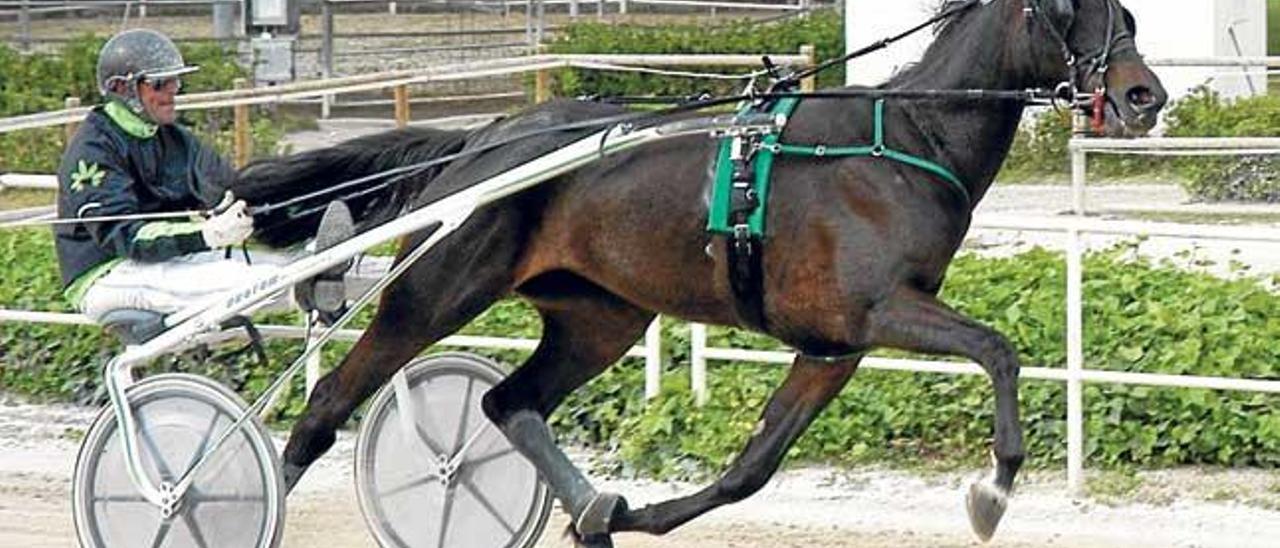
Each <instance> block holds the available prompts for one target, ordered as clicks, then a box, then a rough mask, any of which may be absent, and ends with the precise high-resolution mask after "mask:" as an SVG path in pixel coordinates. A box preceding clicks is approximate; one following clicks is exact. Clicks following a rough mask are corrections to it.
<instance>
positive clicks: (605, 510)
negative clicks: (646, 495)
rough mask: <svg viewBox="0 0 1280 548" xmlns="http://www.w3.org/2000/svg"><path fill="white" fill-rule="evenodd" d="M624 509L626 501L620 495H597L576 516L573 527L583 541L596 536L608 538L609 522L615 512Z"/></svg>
mask: <svg viewBox="0 0 1280 548" xmlns="http://www.w3.org/2000/svg"><path fill="white" fill-rule="evenodd" d="M626 509H627V501H626V500H624V499H623V498H622V495H619V494H616V493H597V494H596V496H595V497H593V498H592V499H591V501H590V502H588V503H587V506H586V508H583V509H582V513H580V514H578V518H577V519H576V520H575V521H574V524H573V525H574V528H575V529H577V531H578V534H579V535H582V538H584V539H589V538H591V537H593V536H597V535H605V536H608V534H609V522H610V521H612V520H613V516H614V515H615V512H617V511H619V510H621V511H626Z"/></svg>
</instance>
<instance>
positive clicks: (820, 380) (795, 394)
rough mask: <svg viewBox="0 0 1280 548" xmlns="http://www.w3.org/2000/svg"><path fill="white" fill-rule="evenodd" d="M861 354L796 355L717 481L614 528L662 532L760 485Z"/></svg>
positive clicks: (627, 515) (625, 515)
mask: <svg viewBox="0 0 1280 548" xmlns="http://www.w3.org/2000/svg"><path fill="white" fill-rule="evenodd" d="M861 359H862V358H861V356H851V357H848V358H844V359H840V360H834V361H826V360H820V359H815V358H809V357H805V356H800V357H797V358H796V360H795V362H794V363H793V364H792V365H791V371H790V372H789V373H788V374H787V378H786V380H785V381H784V382H783V384H782V386H780V387H779V388H778V389H777V390H775V391H774V393H773V395H772V396H771V397H770V398H769V403H768V404H767V405H766V406H765V409H764V413H763V414H762V416H761V418H760V422H759V423H757V425H756V431H755V432H754V433H753V434H752V436H751V439H750V440H749V441H748V442H747V446H746V448H744V449H743V451H742V453H741V454H739V455H738V458H737V459H736V460H734V462H733V464H732V465H730V467H729V470H728V471H727V472H725V474H724V475H723V476H722V477H721V478H720V479H719V480H717V481H716V482H715V483H713V484H711V485H710V486H707V487H706V488H704V489H702V490H701V491H698V492H697V493H694V494H692V495H689V496H687V497H683V498H678V499H673V500H669V501H665V502H661V503H658V504H654V505H651V506H646V507H644V508H640V509H638V510H631V511H624V512H621V515H619V516H617V517H616V518H615V519H614V521H613V523H612V524H611V527H610V529H611V531H643V532H647V533H652V534H655V535H660V534H663V533H666V532H667V531H670V530H672V529H674V528H676V527H677V526H679V525H681V524H683V523H685V522H687V521H689V520H691V519H693V518H696V517H698V516H699V515H702V514H704V513H706V512H707V511H710V510H712V509H714V508H716V507H718V506H722V505H725V504H729V503H732V502H737V501H739V500H742V499H744V498H747V497H748V496H750V495H751V494H752V493H755V492H756V491H758V490H760V488H761V487H764V485H765V483H767V482H768V481H769V478H770V477H772V476H773V473H774V472H775V471H777V469H778V465H779V464H781V463H782V458H783V456H785V455H786V453H787V449H789V448H790V447H791V445H792V444H793V443H795V441H796V438H798V437H800V434H802V433H803V432H804V431H805V429H806V428H808V427H809V424H810V423H811V422H813V419H814V417H816V416H817V415H818V413H819V412H820V411H822V409H823V408H824V407H826V406H827V404H828V403H829V402H830V401H831V399H832V398H833V397H835V395H836V394H837V393H839V392H840V389H841V388H843V387H844V385H845V384H846V383H847V382H848V381H849V378H850V377H851V376H852V375H853V373H854V371H855V370H857V368H858V362H859V361H860V360H861Z"/></svg>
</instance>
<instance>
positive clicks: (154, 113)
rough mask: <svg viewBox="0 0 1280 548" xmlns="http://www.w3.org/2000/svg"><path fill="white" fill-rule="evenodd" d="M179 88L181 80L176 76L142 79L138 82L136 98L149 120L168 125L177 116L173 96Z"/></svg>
mask: <svg viewBox="0 0 1280 548" xmlns="http://www.w3.org/2000/svg"><path fill="white" fill-rule="evenodd" d="M180 89H182V81H181V80H178V79H177V78H163V79H155V80H143V81H141V82H139V83H138V99H139V100H141V101H142V109H143V110H144V111H146V113H147V116H148V117H150V118H151V121H153V122H155V123H157V124H160V125H168V124H172V123H173V122H174V120H176V119H177V118H178V113H177V110H176V109H175V108H174V98H175V97H177V95H178V90H180Z"/></svg>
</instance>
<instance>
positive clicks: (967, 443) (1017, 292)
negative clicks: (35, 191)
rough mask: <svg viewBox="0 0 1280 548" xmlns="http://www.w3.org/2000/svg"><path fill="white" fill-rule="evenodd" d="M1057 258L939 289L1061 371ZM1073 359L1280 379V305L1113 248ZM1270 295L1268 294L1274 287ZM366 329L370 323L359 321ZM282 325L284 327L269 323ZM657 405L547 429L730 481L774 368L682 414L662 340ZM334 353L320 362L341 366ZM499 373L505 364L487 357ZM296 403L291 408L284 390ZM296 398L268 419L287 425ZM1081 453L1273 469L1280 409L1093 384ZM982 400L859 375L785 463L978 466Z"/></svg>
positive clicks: (83, 356)
mask: <svg viewBox="0 0 1280 548" xmlns="http://www.w3.org/2000/svg"><path fill="white" fill-rule="evenodd" d="M0 261H3V263H4V264H6V265H8V267H7V268H5V269H3V270H0V303H5V306H6V307H11V308H22V309H35V310H65V309H66V306H65V305H64V304H63V303H61V302H60V300H59V299H58V297H57V293H58V290H57V277H56V274H55V267H54V265H55V259H54V257H53V253H52V248H51V243H50V237H49V235H48V233H47V232H45V231H36V230H27V231H18V232H13V231H10V232H3V233H0ZM1064 268H1065V267H1064V266H1063V261H1062V257H1061V256H1060V255H1058V254H1056V253H1051V252H1047V251H1039V250H1037V251H1032V252H1028V253H1024V254H1021V255H1018V256H1016V257H1011V258H1003V259H988V258H977V257H973V256H967V255H966V256H962V257H960V258H958V259H957V261H956V262H955V264H954V265H953V268H952V269H951V271H950V275H949V277H948V280H947V284H946V288H945V289H944V293H945V295H944V296H945V298H946V300H947V301H948V302H950V303H952V304H954V305H955V306H956V307H957V308H958V309H960V310H961V311H963V312H965V313H967V314H970V315H972V316H974V317H976V318H979V319H980V320H982V321H984V322H987V323H988V324H990V325H992V326H994V327H996V328H997V329H999V330H1000V331H1001V332H1003V333H1005V334H1006V335H1007V336H1008V337H1009V338H1010V340H1011V341H1012V342H1013V344H1014V346H1015V347H1016V348H1017V349H1018V351H1019V353H1020V354H1021V355H1022V357H1023V360H1024V362H1025V363H1026V364H1027V365H1028V366H1032V365H1035V366H1046V367H1063V365H1064V363H1065V343H1064V341H1063V334H1064V323H1063V322H1064V318H1065V311H1064V309H1063V306H1064V305H1063V302H1064V286H1065V280H1064ZM1085 269H1086V270H1085V272H1086V279H1085V288H1084V289H1085V304H1086V309H1085V311H1084V313H1085V325H1086V326H1087V328H1086V332H1085V348H1086V349H1087V352H1088V354H1087V356H1086V361H1087V363H1088V364H1089V367H1091V368H1099V369H1107V370H1115V371H1142V372H1160V373H1183V374H1195V375H1216V376H1234V377H1250V378H1261V379H1277V378H1280V345H1277V344H1275V341H1276V340H1280V298H1278V297H1277V296H1275V295H1273V294H1271V293H1269V292H1267V291H1266V290H1264V289H1262V288H1261V286H1260V284H1259V283H1257V281H1253V280H1240V281H1224V280H1221V279H1218V278H1214V277H1212V276H1208V275H1204V274H1196V273H1189V272H1187V271H1185V270H1184V269H1182V268H1180V267H1179V266H1176V265H1173V264H1168V263H1162V264H1151V263H1149V262H1146V261H1142V260H1136V259H1133V258H1132V257H1131V256H1130V252H1129V251H1128V250H1127V249H1124V248H1117V249H1114V250H1111V251H1108V252H1104V253H1093V254H1090V255H1089V256H1088V257H1087V258H1086V261H1085ZM1276 282H1280V280H1272V283H1276ZM366 317H367V316H366ZM282 320H284V321H287V320H288V318H280V319H276V321H282ZM466 332H468V333H489V334H493V333H503V334H511V335H519V336H536V333H537V332H538V322H537V318H536V316H535V315H534V314H532V313H531V312H530V311H529V309H528V308H527V307H525V306H524V305H522V304H520V303H518V302H515V301H508V302H504V303H502V304H501V305H500V306H498V307H495V308H494V309H493V310H491V311H490V312H489V313H487V314H485V315H484V316H483V317H482V318H480V319H479V320H477V321H476V322H474V323H473V324H472V325H470V326H468V328H467V329H466ZM663 335H664V352H666V354H665V356H664V362H665V363H666V364H667V371H666V373H665V375H664V377H663V384H664V392H663V396H662V397H660V398H659V399H658V400H657V401H656V402H652V403H651V404H649V405H645V404H644V402H643V401H642V398H641V394H642V386H643V371H642V368H641V367H640V365H639V362H638V361H628V362H626V363H624V364H622V365H620V366H617V367H614V368H612V369H611V370H609V371H608V372H606V373H605V374H604V375H602V376H601V377H600V378H599V379H597V380H595V381H593V382H592V383H590V384H589V385H588V386H587V387H586V388H584V389H583V390H580V391H579V392H578V393H576V394H574V395H573V396H571V397H570V399H569V401H568V403H567V404H566V405H565V407H564V408H563V409H562V411H560V412H559V413H558V414H557V415H556V417H555V427H556V429H557V431H558V432H559V433H560V434H561V436H562V437H563V438H565V440H566V441H567V442H571V443H582V444H589V445H594V446H597V447H602V448H605V449H613V450H615V451H616V454H617V455H618V456H619V457H620V458H619V459H618V460H617V461H616V462H615V464H616V465H617V466H618V467H619V470H621V471H623V472H644V473H647V474H657V475H667V476H673V475H674V476H688V475H696V474H699V473H702V472H706V471H709V470H716V469H719V468H720V467H722V466H724V465H725V464H726V463H727V462H728V461H729V459H730V458H732V456H733V455H734V454H736V452H737V450H738V449H739V448H740V447H741V444H742V443H743V441H744V440H745V438H746V436H747V435H748V433H749V432H750V431H751V428H752V427H753V426H754V424H755V421H756V418H757V416H758V413H759V410H760V408H761V406H762V405H763V401H764V400H765V398H766V397H767V396H768V394H769V392H770V391H771V390H772V389H773V387H774V386H776V385H777V384H778V383H779V382H780V379H781V377H782V375H783V373H784V371H785V368H783V367H779V366H762V365H753V364H725V363H717V364H714V365H713V367H712V372H711V374H710V384H711V390H712V394H713V397H712V398H711V402H710V403H709V404H708V405H707V406H706V407H703V408H697V407H695V406H693V405H692V396H691V395H690V392H689V389H688V386H687V380H686V379H687V375H688V369H687V367H685V366H686V365H687V364H688V363H689V359H688V348H689V347H688V341H689V334H688V327H687V325H686V324H683V323H680V322H675V321H671V320H667V321H666V322H665V323H664V328H663ZM711 339H712V340H711V342H712V344H714V345H718V346H722V345H727V344H732V345H736V346H749V347H755V348H776V347H777V343H776V342H773V341H771V340H769V339H767V338H764V337H761V336H758V335H753V334H750V333H744V332H739V331H735V330H727V329H719V328H716V329H712V331H711ZM270 346H271V348H270V351H271V353H272V356H273V360H276V363H275V366H274V368H271V369H268V370H261V369H260V368H258V367H257V366H256V365H255V364H252V363H250V362H247V361H244V360H233V361H230V362H216V361H209V360H207V359H203V358H202V357H201V356H198V355H187V356H185V357H182V358H181V359H177V360H176V361H174V360H171V361H167V362H165V363H162V364H158V365H157V366H155V367H154V370H172V369H178V370H188V371H199V372H203V373H206V374H209V375H211V376H213V377H215V378H218V379H220V380H222V381H223V382H227V383H229V384H232V385H234V386H238V387H240V388H241V389H242V391H243V392H244V393H246V394H249V395H256V394H257V393H259V392H260V391H261V390H262V389H263V388H264V387H265V386H266V384H267V383H268V382H269V381H270V380H271V379H272V378H273V376H274V375H275V374H276V372H277V371H278V369H276V368H279V367H282V365H283V360H284V359H286V358H288V357H290V356H293V355H295V354H296V352H298V351H299V348H298V344H297V343H295V342H273V343H271V345H270ZM345 348H346V347H345V345H335V346H334V348H331V349H330V350H329V352H328V354H327V356H326V363H329V364H334V363H337V359H338V358H339V357H340V356H341V353H342V352H343V351H344V350H345ZM116 351H117V347H116V344H115V343H114V342H113V341H112V340H110V339H109V338H107V337H105V336H103V335H101V334H100V333H98V331H96V330H95V329H93V328H85V327H56V326H46V325H36V324H0V388H4V389H7V390H16V391H21V392H26V393H32V394H38V395H41V396H46V397H50V398H55V399H61V400H67V399H71V400H80V401H83V402H90V401H101V392H100V389H99V387H98V384H99V376H100V368H101V366H102V364H104V363H105V362H106V360H107V358H108V357H109V356H111V355H112V354H113V353H114V352H116ZM487 353H488V354H490V355H496V356H497V357H499V358H500V359H503V360H505V361H507V362H508V363H515V362H517V361H518V360H519V359H520V357H521V354H520V353H516V352H487ZM1063 392H1064V388H1063V385H1061V384H1060V383H1056V382H1046V381H1034V380H1026V381H1024V382H1023V383H1022V409H1023V422H1024V425H1025V427H1026V439H1027V448H1028V451H1029V456H1030V462H1031V464H1032V465H1035V466H1046V465H1055V464H1057V463H1059V462H1060V461H1062V460H1063V459H1064V458H1065V457H1064V451H1065V447H1064V446H1065V441H1064V440H1065V429H1066V426H1065V422H1064V416H1065V409H1064V405H1065V404H1064V401H1065V400H1064V393H1063ZM295 394H296V392H295ZM301 405H302V402H301V400H300V399H299V398H297V397H296V395H295V397H293V398H292V399H290V400H289V404H288V405H287V406H285V408H284V409H283V410H282V411H281V413H279V415H278V416H279V417H280V418H283V419H289V418H292V417H294V416H296V414H297V412H298V411H299V410H300V408H301ZM1085 405H1086V419H1087V423H1086V425H1085V431H1086V436H1087V446H1086V451H1087V453H1088V458H1089V461H1090V465H1091V466H1098V465H1104V466H1122V465H1131V464H1137V465H1145V466H1157V465H1161V466H1162V465H1177V464H1198V463H1209V464H1227V465H1254V466H1266V467H1271V466H1275V465H1277V464H1280V397H1276V396H1265V395H1242V394H1236V393H1227V392H1215V391H1208V390H1175V389H1155V388H1140V387H1123V386H1111V385H1088V386H1087V388H1086V391H1085ZM991 415H992V401H991V389H990V387H989V383H988V381H987V380H986V379H985V378H984V377H951V376H943V375H931V374H910V373H897V372H881V371H871V370H867V371H862V372H860V373H858V374H857V375H856V376H855V377H854V380H853V381H852V382H851V383H850V384H849V386H848V388H846V389H845V391H844V393H843V394H842V395H841V396H840V397H839V398H837V399H836V401H835V402H833V403H832V405H831V407H830V408H829V409H828V410H827V411H826V412H825V413H824V414H823V415H822V416H821V417H820V418H819V420H818V421H817V422H816V423H815V424H814V426H813V428H812V429H811V431H810V432H809V433H807V434H806V435H805V436H804V437H802V438H801V439H800V440H799V442H798V444H797V446H796V448H795V449H794V450H793V452H792V453H791V456H792V457H793V458H795V459H797V460H801V461H822V462H834V463H862V462H870V461H876V460H882V459H893V460H894V461H896V462H903V461H904V459H905V460H906V461H907V462H910V461H915V462H937V461H942V462H946V463H965V464H979V463H981V462H982V459H983V458H984V455H985V454H986V453H985V452H986V450H987V448H988V447H989V438H990V436H991V420H992V418H991Z"/></svg>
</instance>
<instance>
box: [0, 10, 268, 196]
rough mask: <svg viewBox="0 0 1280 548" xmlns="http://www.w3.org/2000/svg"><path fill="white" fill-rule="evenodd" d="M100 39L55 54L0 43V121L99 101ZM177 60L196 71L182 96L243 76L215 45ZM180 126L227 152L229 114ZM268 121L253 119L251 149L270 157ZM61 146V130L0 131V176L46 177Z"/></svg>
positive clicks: (190, 115)
mask: <svg viewBox="0 0 1280 548" xmlns="http://www.w3.org/2000/svg"><path fill="white" fill-rule="evenodd" d="M105 42H106V39H105V38H100V37H96V36H92V35H85V36H81V37H78V38H76V39H74V40H72V41H71V42H68V43H67V45H66V46H65V47H64V48H63V49H62V51H61V52H59V53H58V54H56V55H50V54H22V53H19V52H17V51H15V50H14V49H12V48H10V47H9V46H6V45H4V44H0V117H4V116H16V115H21V114H33V113H37V112H45V111H50V110H60V109H62V108H63V107H64V106H65V99H66V98H67V97H77V98H79V99H80V104H82V105H94V104H97V103H100V102H101V101H102V96H101V95H100V94H99V93H98V89H97V84H96V83H95V82H94V71H95V67H96V66H97V58H98V51H99V50H100V49H101V48H102V44H103V43H105ZM179 47H181V48H182V54H183V57H184V58H185V59H186V61H187V62H188V63H190V64H195V65H200V71H199V72H196V73H194V74H191V75H188V76H184V77H183V86H184V87H183V89H184V90H185V91H186V92H187V93H192V92H204V91H215V90H221V89H230V88H231V86H232V83H233V81H234V80H235V79H236V78H240V77H244V76H245V75H246V74H247V73H246V72H245V70H244V69H243V68H242V67H240V66H239V65H237V64H236V56H235V53H234V52H233V51H228V50H227V49H226V48H225V47H223V46H220V45H218V44H215V43H196V44H184V45H180V46H179ZM183 118H184V120H185V121H184V123H187V124H189V125H190V126H191V127H192V129H193V130H194V131H196V132H197V133H198V134H200V135H201V136H202V137H203V138H205V139H206V140H207V141H210V142H213V143H215V146H216V148H217V149H218V150H219V152H221V153H222V154H224V155H229V154H230V150H231V144H230V143H231V130H232V125H233V124H232V120H233V118H232V112H231V109H218V110H211V111H204V112H191V111H187V112H184V113H183ZM276 128H277V125H276V124H274V123H272V122H271V120H270V119H269V118H264V117H263V116H261V115H259V116H257V117H256V122H255V124H254V127H253V128H252V135H253V140H254V151H256V152H257V153H259V154H266V153H271V152H273V151H274V150H275V147H276V143H277V142H278V141H279V140H280V138H281V137H282V133H281V132H280V131H279V130H278V129H276ZM64 148H65V143H64V137H63V129H62V128H61V127H51V128H41V129H31V130H24V131H17V132H12V133H0V150H3V151H5V153H4V154H3V155H0V172H4V171H21V172H32V173H52V172H53V171H55V170H56V169H57V167H58V159H59V157H60V156H61V154H62V150H63V149H64Z"/></svg>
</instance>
